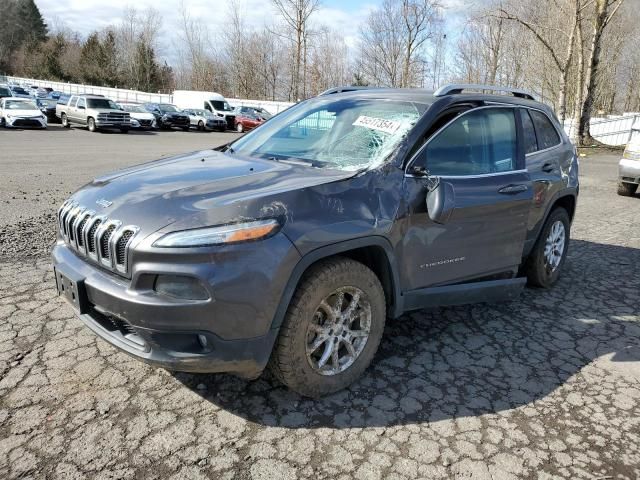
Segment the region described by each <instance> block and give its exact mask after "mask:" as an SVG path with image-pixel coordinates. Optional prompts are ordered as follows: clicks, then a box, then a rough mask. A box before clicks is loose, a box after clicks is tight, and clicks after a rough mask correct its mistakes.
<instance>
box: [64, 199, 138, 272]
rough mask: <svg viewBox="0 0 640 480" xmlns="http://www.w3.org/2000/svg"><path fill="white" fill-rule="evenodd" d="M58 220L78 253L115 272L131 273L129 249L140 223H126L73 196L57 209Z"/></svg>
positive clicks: (66, 238) (67, 242)
mask: <svg viewBox="0 0 640 480" xmlns="http://www.w3.org/2000/svg"><path fill="white" fill-rule="evenodd" d="M57 220H58V229H59V230H60V236H61V237H62V238H63V240H64V242H65V244H66V245H67V246H69V247H71V248H72V249H73V250H75V252H76V253H77V254H79V255H81V256H84V257H86V258H87V259H90V260H92V261H94V262H96V263H98V264H100V265H101V266H103V267H106V268H108V269H109V270H112V271H114V272H115V273H118V274H121V275H127V274H128V273H129V249H130V246H131V243H132V241H133V240H134V239H135V237H136V235H137V234H138V232H139V231H140V229H139V228H138V227H137V226H135V225H126V226H123V225H122V222H121V221H119V220H114V219H110V218H107V217H106V216H105V215H96V212H95V211H94V210H88V209H87V208H85V207H83V206H82V205H79V204H78V203H77V202H74V201H71V200H67V201H66V202H64V203H63V204H62V206H61V207H60V208H59V209H58V213H57Z"/></svg>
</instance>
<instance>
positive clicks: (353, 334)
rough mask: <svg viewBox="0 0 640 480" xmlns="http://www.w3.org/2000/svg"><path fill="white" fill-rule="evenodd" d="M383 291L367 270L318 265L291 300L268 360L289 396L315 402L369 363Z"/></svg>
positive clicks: (342, 261) (343, 262)
mask: <svg viewBox="0 0 640 480" xmlns="http://www.w3.org/2000/svg"><path fill="white" fill-rule="evenodd" d="M385 305H386V304H385V296H384V290H383V289H382V285H381V284H380V281H379V280H378V278H377V277H376V275H375V274H374V273H373V272H372V271H371V270H370V269H369V268H367V267H366V266H365V265H363V264H361V263H359V262H356V261H354V260H350V259H347V258H335V259H331V260H327V261H323V262H320V263H319V264H317V265H316V266H314V267H312V268H311V269H310V270H309V272H307V273H306V274H305V276H304V277H303V279H302V280H301V282H300V285H299V286H298V288H297V290H296V293H295V294H294V296H293V298H292V299H291V304H290V305H289V309H288V310H287V314H286V316H285V319H284V322H283V324H282V327H281V328H280V335H279V336H278V340H277V342H276V345H275V347H274V351H273V353H272V356H271V360H270V369H271V371H272V372H273V373H274V375H275V376H276V377H277V378H278V379H279V380H280V381H281V382H282V383H284V384H285V385H286V386H288V387H289V388H291V389H292V390H294V391H296V392H298V393H300V394H302V395H306V396H309V397H319V396H322V395H326V394H329V393H332V392H336V391H338V390H341V389H343V388H346V387H347V386H349V385H350V384H352V383H353V382H354V381H355V380H357V379H358V377H360V376H361V375H362V373H363V372H364V371H365V369H366V368H367V367H368V366H369V364H370V363H371V360H372V359H373V357H374V355H375V353H376V350H377V349H378V345H379V344H380V339H381V338H382V333H383V330H384V322H385V317H386V306H385Z"/></svg>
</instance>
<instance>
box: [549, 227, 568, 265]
mask: <svg viewBox="0 0 640 480" xmlns="http://www.w3.org/2000/svg"><path fill="white" fill-rule="evenodd" d="M565 239H566V232H565V228H564V223H562V222H561V221H560V220H556V221H555V222H554V223H553V225H551V229H550V230H549V235H548V236H547V240H546V241H545V245H544V261H545V266H546V267H547V269H548V270H549V271H551V272H554V271H555V270H556V269H557V268H558V266H559V265H560V262H561V261H562V255H563V254H564V248H565Z"/></svg>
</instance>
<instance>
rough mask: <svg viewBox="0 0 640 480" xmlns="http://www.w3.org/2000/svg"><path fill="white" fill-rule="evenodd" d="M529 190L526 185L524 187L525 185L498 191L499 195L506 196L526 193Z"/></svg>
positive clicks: (511, 186)
mask: <svg viewBox="0 0 640 480" xmlns="http://www.w3.org/2000/svg"><path fill="white" fill-rule="evenodd" d="M527 188H528V187H527V186H526V185H523V184H519V185H507V186H506V187H502V188H501V189H500V190H498V193H502V194H505V195H514V194H516V193H520V192H526V191H527Z"/></svg>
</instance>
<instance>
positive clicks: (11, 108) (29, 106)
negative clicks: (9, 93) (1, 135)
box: [0, 97, 47, 128]
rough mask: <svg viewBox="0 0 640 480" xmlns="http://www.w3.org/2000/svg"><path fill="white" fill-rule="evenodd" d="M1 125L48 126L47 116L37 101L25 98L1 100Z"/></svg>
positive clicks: (17, 126)
mask: <svg viewBox="0 0 640 480" xmlns="http://www.w3.org/2000/svg"><path fill="white" fill-rule="evenodd" d="M0 125H1V126H3V127H16V128H20V127H36V128H47V117H46V116H45V115H44V114H43V113H42V112H41V111H40V109H39V108H38V106H37V105H36V103H35V102H34V101H32V100H27V99H24V98H16V97H12V98H3V99H2V100H0Z"/></svg>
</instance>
